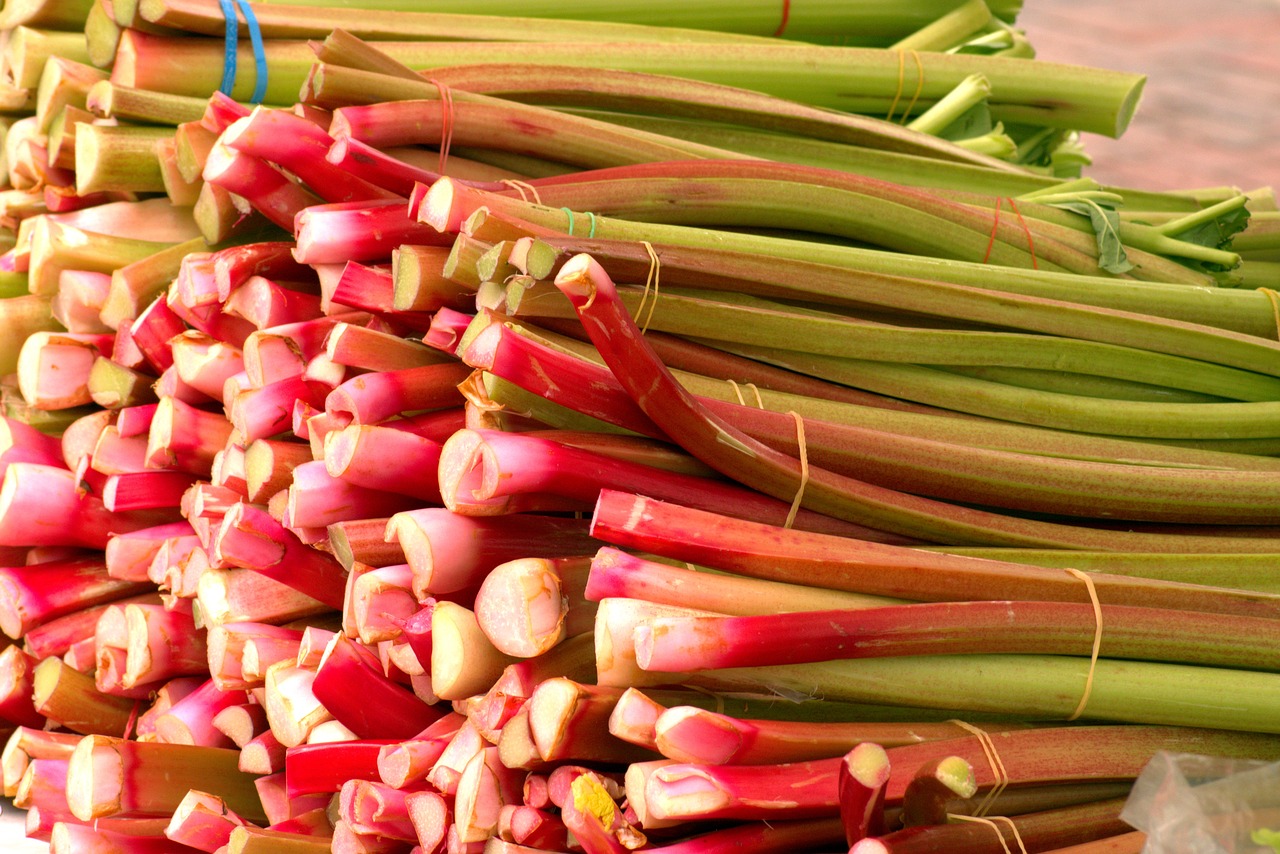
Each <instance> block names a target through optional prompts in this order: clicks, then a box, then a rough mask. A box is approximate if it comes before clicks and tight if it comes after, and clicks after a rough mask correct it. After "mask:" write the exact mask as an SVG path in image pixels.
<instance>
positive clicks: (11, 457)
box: [0, 415, 66, 476]
mask: <svg viewBox="0 0 1280 854" xmlns="http://www.w3.org/2000/svg"><path fill="white" fill-rule="evenodd" d="M18 462H22V463H38V464H40V465H46V466H65V465H66V463H65V461H64V460H63V456H62V443H61V442H60V441H59V440H58V438H57V437H56V436H50V435H48V434H46V433H41V432H40V431H39V430H37V429H35V428H34V427H32V426H30V425H28V424H24V423H23V422H21V421H18V420H16V419H13V418H9V417H7V416H3V415H0V476H3V474H4V467H5V466H7V465H9V463H18Z"/></svg>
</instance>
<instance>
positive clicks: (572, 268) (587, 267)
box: [556, 253, 604, 306]
mask: <svg viewBox="0 0 1280 854" xmlns="http://www.w3.org/2000/svg"><path fill="white" fill-rule="evenodd" d="M602 275H604V268H603V267H601V266H600V264H599V263H598V262H597V261H596V260H595V259H594V258H592V257H591V256H590V255H587V254H585V253H583V254H580V255H574V256H573V257H572V258H570V259H569V260H568V261H565V262H564V265H563V266H562V267H561V268H560V272H559V273H557V274H556V287H557V288H559V289H560V291H561V292H562V293H563V294H564V295H565V296H567V297H569V299H570V300H571V301H572V302H573V304H574V305H575V306H583V305H588V306H589V305H591V302H592V300H593V299H595V293H596V288H597V280H598V277H599V276H602Z"/></svg>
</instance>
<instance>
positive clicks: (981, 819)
mask: <svg viewBox="0 0 1280 854" xmlns="http://www.w3.org/2000/svg"><path fill="white" fill-rule="evenodd" d="M947 818H948V819H954V820H955V821H972V822H977V823H979V824H985V825H987V826H989V827H990V828H991V829H992V830H994V831H995V832H996V836H998V837H999V838H1000V847H1001V848H1003V849H1004V852H1005V854H1013V851H1012V850H1010V848H1009V843H1008V842H1005V841H1004V834H1003V833H1002V832H1001V831H1000V827H999V825H997V824H996V822H997V821H1003V822H1005V823H1006V824H1008V825H1009V830H1011V831H1013V841H1014V842H1016V843H1018V850H1019V851H1020V852H1022V854H1027V846H1026V844H1025V843H1023V841H1022V834H1021V833H1019V832H1018V826H1017V825H1016V824H1014V823H1013V819H1011V818H1009V817H1008V816H1005V815H994V816H991V817H990V818H987V817H985V816H976V815H955V814H953V813H948V814H947Z"/></svg>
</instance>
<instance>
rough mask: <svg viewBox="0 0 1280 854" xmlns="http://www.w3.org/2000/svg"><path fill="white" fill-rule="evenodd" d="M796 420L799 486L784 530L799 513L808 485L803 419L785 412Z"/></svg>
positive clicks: (791, 412)
mask: <svg viewBox="0 0 1280 854" xmlns="http://www.w3.org/2000/svg"><path fill="white" fill-rule="evenodd" d="M787 414H788V415H790V416H791V417H792V418H794V419H795V420H796V443H797V444H798V445H799V446H800V486H799V487H798V488H797V489H796V497H795V498H793V499H791V509H790V510H789V511H787V521H786V524H784V525H783V527H784V528H790V527H791V526H792V524H794V523H795V521H796V514H797V513H799V512H800V500H801V499H802V498H804V488H805V487H806V486H808V485H809V446H808V444H807V443H806V442H805V440H804V419H803V418H801V417H800V413H798V412H796V411H795V410H790V411H788V412H787Z"/></svg>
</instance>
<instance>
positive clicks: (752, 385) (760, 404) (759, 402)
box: [743, 383, 764, 409]
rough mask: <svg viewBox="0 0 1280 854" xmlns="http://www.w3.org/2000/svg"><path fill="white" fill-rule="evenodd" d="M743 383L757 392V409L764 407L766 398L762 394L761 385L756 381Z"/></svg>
mask: <svg viewBox="0 0 1280 854" xmlns="http://www.w3.org/2000/svg"><path fill="white" fill-rule="evenodd" d="M743 385H745V386H746V387H747V388H749V389H751V390H752V391H753V392H755V395H756V409H764V398H763V397H761V396H760V387H759V386H757V385H756V384H755V383H743Z"/></svg>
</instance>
